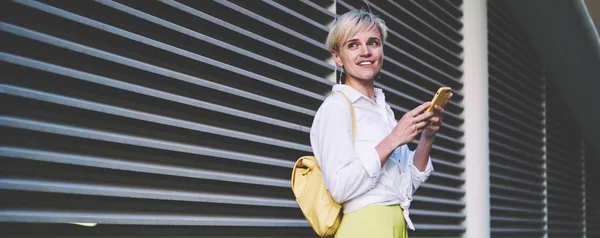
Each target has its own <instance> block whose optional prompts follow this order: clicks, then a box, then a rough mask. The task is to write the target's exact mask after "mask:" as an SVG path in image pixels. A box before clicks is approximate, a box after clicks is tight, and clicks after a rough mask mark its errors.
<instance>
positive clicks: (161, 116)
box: [0, 0, 598, 237]
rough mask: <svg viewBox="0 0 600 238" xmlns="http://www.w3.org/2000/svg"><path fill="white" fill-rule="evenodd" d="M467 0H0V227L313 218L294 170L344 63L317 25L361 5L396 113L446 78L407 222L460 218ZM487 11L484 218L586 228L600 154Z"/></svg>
mask: <svg viewBox="0 0 600 238" xmlns="http://www.w3.org/2000/svg"><path fill="white" fill-rule="evenodd" d="M461 4H462V1H460V0H440V1H437V0H436V1H434V0H427V1H393V0H381V1H373V2H372V3H370V4H369V6H366V5H365V4H364V2H363V1H359V0H337V1H334V0H319V1H316V0H314V1H308V0H302V1H244V0H229V1H227V0H215V1H191V0H186V1H170V0H164V1H132V0H127V1H104V0H101V1H20V0H19V1H1V2H0V102H2V103H1V106H0V112H1V114H0V236H7V237H8V236H29V237H59V236H72V237H92V236H93V237H314V235H313V232H312V230H311V229H310V228H309V227H308V223H307V222H306V221H305V219H304V217H303V216H302V213H301V212H300V211H299V209H298V207H297V204H296V203H295V201H294V199H293V195H292V193H291V191H290V189H289V186H290V185H289V178H290V172H291V167H292V165H293V162H294V161H295V160H296V159H297V158H298V157H299V156H302V155H307V154H311V153H312V152H311V148H310V144H309V140H308V132H309V129H310V126H311V123H312V117H313V116H314V113H315V111H316V109H317V108H318V106H319V105H320V103H321V101H322V100H323V99H324V98H325V95H326V93H327V92H328V91H329V90H330V88H331V86H332V85H333V81H335V78H336V77H337V76H338V75H336V73H335V68H334V67H333V65H332V63H331V56H330V54H329V53H328V52H327V51H326V48H325V45H324V42H325V38H326V36H327V32H328V27H329V26H330V24H331V23H332V21H333V19H334V18H335V16H336V13H337V14H341V13H344V12H346V11H347V10H349V9H357V8H365V9H371V11H373V12H375V13H377V14H378V15H380V16H381V17H382V18H383V19H384V20H385V21H386V24H387V25H388V27H389V28H390V31H389V38H388V41H387V42H386V45H385V64H384V68H383V70H382V73H381V75H380V76H381V78H380V79H378V80H377V81H376V86H377V87H380V88H382V89H383V90H384V91H385V93H386V98H387V99H388V101H389V104H390V105H391V107H392V109H393V110H394V112H395V114H396V115H398V117H400V116H401V115H403V114H404V113H405V112H406V111H408V110H410V109H412V108H414V107H415V106H417V105H418V104H420V103H421V102H423V101H426V100H430V98H431V97H432V96H433V92H435V90H436V89H437V88H438V87H440V86H450V87H452V88H453V89H454V91H455V96H454V97H453V100H452V101H451V103H450V104H449V105H448V107H447V116H446V119H445V126H444V128H443V129H442V130H441V131H440V133H439V134H438V139H437V140H436V143H435V145H434V148H433V151H432V158H433V163H434V166H435V172H434V173H433V174H432V176H431V177H430V178H429V180H428V181H427V183H425V184H424V185H423V186H422V187H421V188H420V189H419V190H418V191H417V193H416V194H415V201H414V203H413V205H412V206H411V217H412V218H413V221H414V222H415V224H416V228H417V231H415V232H411V234H410V235H411V237H460V236H462V234H463V233H464V231H465V229H468V228H466V227H464V225H463V221H464V219H465V215H464V213H463V209H464V207H465V204H464V202H463V196H464V191H465V189H468V188H465V187H464V186H463V184H464V178H463V172H464V165H463V164H462V162H463V158H464V156H463V151H462V148H463V146H464V144H463V142H462V136H463V133H464V128H463V127H462V123H463V117H462V111H463V106H462V99H463V96H464V93H465V92H463V91H462V85H463V84H462V81H461V77H462V70H463V69H462V50H463V48H462V45H461V42H462V34H461V28H462V9H461ZM488 18H489V19H488V20H489V25H488V28H489V33H488V37H489V40H490V41H489V52H490V53H489V61H490V68H489V72H490V79H489V80H490V81H489V82H490V91H489V93H490V102H489V103H490V112H489V117H490V151H491V154H490V165H491V167H490V171H491V175H490V180H491V188H490V193H491V201H490V202H491V214H492V216H491V217H492V220H491V221H490V222H491V226H492V236H498V237H501V236H508V235H510V236H519V235H521V236H528V237H533V236H543V235H544V234H546V233H547V234H548V236H549V237H555V236H556V237H560V236H564V235H568V236H572V237H580V236H582V234H584V232H587V234H588V237H593V236H592V235H593V234H598V213H597V212H596V210H598V209H595V210H593V209H589V208H594V207H597V205H598V202H597V198H598V190H597V189H596V187H597V186H593V183H592V182H591V181H592V180H597V178H596V177H597V176H595V174H594V172H593V171H595V170H594V169H593V168H598V167H597V162H596V161H598V159H597V154H594V151H593V150H592V149H591V147H590V146H585V144H584V142H583V137H582V136H581V131H580V130H581V129H578V127H577V125H576V124H574V123H572V121H571V120H569V117H568V116H566V117H565V116H564V115H563V114H561V113H562V110H561V108H562V106H561V105H562V104H561V103H562V101H561V100H560V99H557V98H555V97H549V96H548V95H549V93H548V92H549V90H551V86H549V85H548V83H547V82H546V79H545V76H544V72H543V67H542V66H541V64H540V63H539V57H538V56H536V54H535V52H533V51H532V50H531V47H530V46H529V45H528V43H527V42H528V40H527V39H526V38H525V37H524V35H523V34H522V32H520V30H519V29H518V27H517V26H516V25H517V23H516V22H514V21H513V20H512V18H511V17H510V14H509V13H508V12H506V11H505V10H504V8H503V6H502V5H501V4H499V3H498V1H490V3H489V10H488ZM553 100H554V101H553ZM484 116H485V115H484ZM415 142H416V141H415ZM415 142H413V143H411V144H410V145H409V146H410V147H411V148H414V147H415V146H416V143H415ZM573 163H575V165H573ZM564 167H568V170H562V169H561V168H564ZM565 171H568V172H565ZM590 171H591V172H590ZM573 193H574V194H577V196H569V194H573ZM584 206H586V207H588V209H584ZM564 209H567V210H568V211H569V213H565V212H563V211H565V210H564ZM86 222H88V223H98V224H97V225H96V226H94V227H86V226H81V225H75V224H72V223H86ZM567 233H568V234H567Z"/></svg>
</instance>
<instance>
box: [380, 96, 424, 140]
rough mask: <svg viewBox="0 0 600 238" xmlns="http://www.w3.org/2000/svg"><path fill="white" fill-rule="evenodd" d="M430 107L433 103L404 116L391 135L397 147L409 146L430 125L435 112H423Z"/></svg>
mask: <svg viewBox="0 0 600 238" xmlns="http://www.w3.org/2000/svg"><path fill="white" fill-rule="evenodd" d="M429 105H431V102H426V103H423V104H421V105H420V106H418V107H416V108H415V109H413V110H411V111H409V112H407V113H406V114H404V116H402V118H401V119H400V121H398V124H397V125H396V127H394V129H393V130H392V133H390V135H391V136H392V137H393V138H394V142H395V143H396V144H397V145H396V146H401V145H404V144H408V143H409V142H411V141H412V140H414V139H415V137H417V135H418V134H419V133H421V131H423V130H424V129H425V128H427V127H428V126H429V125H430V122H429V120H430V118H431V117H432V116H433V115H434V112H423V111H425V109H427V107H429Z"/></svg>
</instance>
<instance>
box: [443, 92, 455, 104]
mask: <svg viewBox="0 0 600 238" xmlns="http://www.w3.org/2000/svg"><path fill="white" fill-rule="evenodd" d="M452 95H454V94H453V93H452V92H450V94H448V97H447V98H446V101H444V104H443V106H442V107H446V104H448V101H450V98H452Z"/></svg>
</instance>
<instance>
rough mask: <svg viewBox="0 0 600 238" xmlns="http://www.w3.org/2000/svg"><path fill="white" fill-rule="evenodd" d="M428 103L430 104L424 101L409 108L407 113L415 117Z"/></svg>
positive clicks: (429, 103)
mask: <svg viewBox="0 0 600 238" xmlns="http://www.w3.org/2000/svg"><path fill="white" fill-rule="evenodd" d="M429 105H431V102H424V103H423V104H421V105H419V106H418V107H416V108H415V109H413V110H411V111H410V112H408V113H407V114H409V115H410V116H411V117H416V116H417V115H419V114H421V113H422V112H423V111H425V109H427V108H428V107H429Z"/></svg>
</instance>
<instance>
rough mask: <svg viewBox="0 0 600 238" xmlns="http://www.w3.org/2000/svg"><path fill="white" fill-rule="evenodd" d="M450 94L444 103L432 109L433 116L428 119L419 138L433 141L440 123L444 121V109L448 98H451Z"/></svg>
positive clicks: (440, 125)
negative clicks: (422, 137)
mask: <svg viewBox="0 0 600 238" xmlns="http://www.w3.org/2000/svg"><path fill="white" fill-rule="evenodd" d="M452 95H453V94H452V93H450V95H448V98H447V99H446V101H445V102H444V104H443V105H442V106H439V105H436V106H435V107H434V109H435V110H434V116H433V117H431V118H430V119H429V125H428V126H427V128H425V129H424V130H423V132H422V135H421V136H424V137H425V138H426V139H433V138H434V137H435V134H436V133H437V131H438V130H440V128H441V127H442V121H443V120H444V107H446V104H448V101H449V100H450V98H452Z"/></svg>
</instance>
